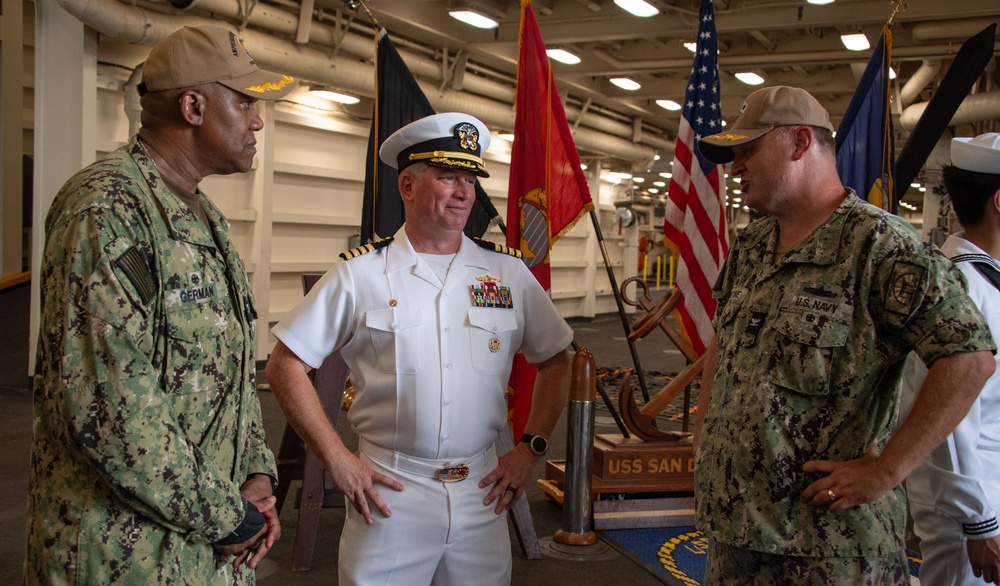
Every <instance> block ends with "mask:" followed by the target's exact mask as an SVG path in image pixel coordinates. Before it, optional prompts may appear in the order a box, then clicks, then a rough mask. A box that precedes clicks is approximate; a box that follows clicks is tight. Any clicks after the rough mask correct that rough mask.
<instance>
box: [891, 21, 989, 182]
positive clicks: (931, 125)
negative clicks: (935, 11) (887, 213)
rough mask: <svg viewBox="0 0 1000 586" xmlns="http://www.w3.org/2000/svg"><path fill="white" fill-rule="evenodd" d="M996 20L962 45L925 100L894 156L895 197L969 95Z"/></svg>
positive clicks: (986, 55)
mask: <svg viewBox="0 0 1000 586" xmlns="http://www.w3.org/2000/svg"><path fill="white" fill-rule="evenodd" d="M996 32H997V25H996V23H993V24H991V25H990V26H988V27H986V28H984V29H983V30H982V31H980V32H979V34H977V35H976V36H974V37H972V38H970V39H969V40H967V41H965V43H963V44H962V48H961V49H959V50H958V54H956V55H955V59H954V61H952V64H951V67H949V68H948V72H947V73H945V75H944V79H942V80H941V84H940V85H939V86H938V88H937V91H935V92H934V95H933V96H931V99H930V101H929V102H927V108H926V109H924V113H923V114H922V115H921V116H920V120H918V121H917V125H916V126H914V127H913V132H911V133H910V138H909V139H908V140H907V141H906V144H905V145H904V146H903V150H902V151H901V152H900V153H899V157H897V158H896V199H897V200H898V199H902V197H903V194H904V193H906V190H907V188H909V187H910V181H913V178H914V177H916V176H917V173H918V172H920V168H921V167H923V166H924V163H925V162H926V161H927V156H928V155H930V154H931V150H932V149H933V148H934V145H935V144H936V143H937V141H938V139H940V138H941V134H942V133H943V132H944V130H945V128H947V127H948V125H949V124H950V123H951V119H952V117H953V116H954V115H955V111H956V110H958V107H959V106H960V105H961V104H962V100H964V99H965V97H966V96H968V95H969V90H970V89H972V84H973V83H975V81H976V79H977V78H978V77H979V76H980V75H981V74H982V73H983V69H985V68H986V65H987V64H988V63H989V62H990V59H992V58H993V45H994V42H995V40H996Z"/></svg>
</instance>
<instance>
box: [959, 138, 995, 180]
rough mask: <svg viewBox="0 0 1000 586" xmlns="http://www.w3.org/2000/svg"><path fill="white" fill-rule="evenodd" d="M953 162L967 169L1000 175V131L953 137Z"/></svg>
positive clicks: (960, 167)
mask: <svg viewBox="0 0 1000 586" xmlns="http://www.w3.org/2000/svg"><path fill="white" fill-rule="evenodd" d="M951 164H952V165H955V166H956V167H958V168H959V169H965V170H966V171H975V172H977V173H991V174H993V175H1000V133H998V132H987V133H986V134H980V135H979V136H977V137H975V138H972V137H968V136H964V137H957V136H956V137H955V138H953V139H951Z"/></svg>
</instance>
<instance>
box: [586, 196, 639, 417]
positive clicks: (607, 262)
mask: <svg viewBox="0 0 1000 586" xmlns="http://www.w3.org/2000/svg"><path fill="white" fill-rule="evenodd" d="M590 222H591V223H592V224H593V225H594V232H595V233H596V234H597V242H598V243H599V244H600V245H601V256H602V257H604V268H605V269H607V270H608V280H609V281H611V292H612V293H613V294H614V296H615V303H616V304H617V305H618V317H620V318H621V320H622V328H624V329H625V340H627V341H628V351H629V352H630V353H631V354H632V363H633V364H634V365H635V374H636V376H638V377H639V389H640V390H641V391H642V399H643V400H644V401H646V402H649V389H647V388H646V377H645V375H643V373H642V366H641V365H640V364H639V353H638V352H636V349H635V342H633V341H632V338H631V337H630V336H629V334H630V333H632V326H630V325H629V323H628V317H627V316H626V315H625V304H623V303H622V294H621V291H619V290H618V280H617V279H615V270H614V269H613V268H612V267H611V258H610V257H608V247H607V246H606V245H605V244H604V233H603V232H601V225H600V224H599V223H598V222H597V212H595V211H594V209H593V208H591V210H590Z"/></svg>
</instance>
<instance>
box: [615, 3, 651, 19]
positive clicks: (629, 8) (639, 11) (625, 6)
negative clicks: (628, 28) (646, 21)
mask: <svg viewBox="0 0 1000 586" xmlns="http://www.w3.org/2000/svg"><path fill="white" fill-rule="evenodd" d="M615 4H617V5H618V7H619V8H621V9H622V10H624V11H625V12H628V13H631V14H633V15H635V16H641V17H643V18H646V17H649V16H656V15H657V14H659V13H660V11H659V10H658V9H657V8H656V7H655V6H653V5H651V4H650V3H648V2H643V0H615Z"/></svg>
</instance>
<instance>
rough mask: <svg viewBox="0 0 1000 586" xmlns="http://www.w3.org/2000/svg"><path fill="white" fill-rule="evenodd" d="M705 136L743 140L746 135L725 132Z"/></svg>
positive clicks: (716, 138)
mask: <svg viewBox="0 0 1000 586" xmlns="http://www.w3.org/2000/svg"><path fill="white" fill-rule="evenodd" d="M705 138H711V139H715V140H743V139H744V138H747V136H746V135H744V134H731V133H726V134H713V135H712V136H706V137H705Z"/></svg>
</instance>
